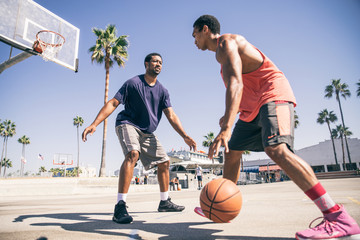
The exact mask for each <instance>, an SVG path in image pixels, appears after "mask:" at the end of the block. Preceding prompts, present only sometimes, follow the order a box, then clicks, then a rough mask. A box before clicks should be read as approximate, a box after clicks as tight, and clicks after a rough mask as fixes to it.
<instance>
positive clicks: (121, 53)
mask: <svg viewBox="0 0 360 240" xmlns="http://www.w3.org/2000/svg"><path fill="white" fill-rule="evenodd" d="M92 31H93V33H95V35H96V37H97V39H96V44H95V45H94V46H92V47H91V48H90V49H89V52H90V53H91V62H94V61H96V62H97V63H99V64H103V63H104V62H105V71H106V75H105V97H104V104H106V103H107V101H108V92H109V73H110V68H111V67H112V66H113V65H114V61H115V62H116V63H117V65H118V66H119V67H124V65H125V60H127V57H128V53H127V46H128V44H129V43H128V40H127V37H128V36H126V35H123V36H120V37H117V36H116V28H115V25H111V24H110V25H108V26H107V27H106V29H105V30H103V29H98V28H93V29H92ZM106 133H107V119H105V120H104V128H103V142H102V154H101V166H100V172H99V177H103V176H105V174H106V173H105V152H106Z"/></svg>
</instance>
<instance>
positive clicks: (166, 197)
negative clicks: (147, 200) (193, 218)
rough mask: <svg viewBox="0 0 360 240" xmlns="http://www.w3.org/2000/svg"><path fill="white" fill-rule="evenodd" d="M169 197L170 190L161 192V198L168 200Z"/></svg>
mask: <svg viewBox="0 0 360 240" xmlns="http://www.w3.org/2000/svg"><path fill="white" fill-rule="evenodd" d="M168 198H169V192H160V200H161V201H166V200H168Z"/></svg>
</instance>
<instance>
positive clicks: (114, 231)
mask: <svg viewBox="0 0 360 240" xmlns="http://www.w3.org/2000/svg"><path fill="white" fill-rule="evenodd" d="M153 213H158V212H155V211H154V212H131V214H132V216H133V217H134V219H135V221H134V222H132V223H131V224H117V223H115V222H113V221H112V220H111V218H112V214H109V213H54V214H39V215H22V216H19V217H17V218H15V219H14V221H13V222H23V221H24V220H26V219H32V221H34V219H35V218H38V219H39V222H38V223H31V224H30V226H43V227H46V226H59V227H61V228H62V229H63V230H66V231H75V232H84V233H87V234H89V233H96V234H103V235H107V236H116V237H124V238H129V239H138V240H142V239H146V233H149V234H153V235H165V236H159V237H158V239H161V240H170V239H206V240H215V239H238V240H293V239H294V238H281V237H254V236H226V235H225V236H224V235H220V236H214V234H216V233H220V232H222V230H218V229H204V228H199V226H201V225H204V224H206V225H207V224H216V223H212V222H209V221H208V220H205V221H204V222H179V223H173V222H172V223H163V222H162V223H147V222H146V221H141V220H140V221H137V220H136V218H137V216H138V215H137V214H153ZM162 217H163V216H159V217H158V219H160V218H162ZM164 217H166V216H165V215H164ZM100 218H106V219H105V220H104V219H100ZM46 219H51V220H50V221H49V220H48V221H47V220H46ZM54 220H55V221H54ZM61 220H64V222H61ZM68 221H71V223H69V222H68ZM76 221H78V222H76ZM194 227H196V228H194ZM119 230H127V231H128V232H129V230H130V233H129V234H127V233H124V232H120V231H119ZM138 231H141V232H142V234H141V235H139V233H138ZM144 232H145V233H144ZM144 236H145V238H144ZM48 237H49V238H50V239H51V236H46V229H43V234H42V237H40V238H38V240H47V239H48ZM120 239H122V238H120Z"/></svg>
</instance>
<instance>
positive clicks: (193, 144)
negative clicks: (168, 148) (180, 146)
mask: <svg viewBox="0 0 360 240" xmlns="http://www.w3.org/2000/svg"><path fill="white" fill-rule="evenodd" d="M184 141H185V143H186V144H187V145H189V147H190V151H191V149H192V150H193V151H194V152H195V151H196V142H195V141H194V139H192V138H191V137H189V136H186V137H184Z"/></svg>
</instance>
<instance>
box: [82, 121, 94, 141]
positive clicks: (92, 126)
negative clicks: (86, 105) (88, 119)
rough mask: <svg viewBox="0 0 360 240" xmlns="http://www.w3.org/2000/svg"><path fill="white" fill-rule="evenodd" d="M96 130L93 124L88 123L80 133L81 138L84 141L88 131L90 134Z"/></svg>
mask: <svg viewBox="0 0 360 240" xmlns="http://www.w3.org/2000/svg"><path fill="white" fill-rule="evenodd" d="M95 131H96V127H95V125H90V126H89V127H87V128H85V130H84V132H83V133H82V140H83V141H84V142H86V140H87V138H86V136H87V135H88V134H89V133H90V136H91V135H93V133H94V132H95Z"/></svg>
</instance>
